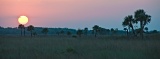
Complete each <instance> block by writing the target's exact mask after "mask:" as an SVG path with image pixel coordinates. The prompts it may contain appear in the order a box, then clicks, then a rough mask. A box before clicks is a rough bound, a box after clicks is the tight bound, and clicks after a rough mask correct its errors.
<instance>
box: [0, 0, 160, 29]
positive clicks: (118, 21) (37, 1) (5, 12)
mask: <svg viewBox="0 0 160 59" xmlns="http://www.w3.org/2000/svg"><path fill="white" fill-rule="evenodd" d="M137 9H144V10H145V11H146V13H147V14H149V15H151V16H152V21H151V23H150V24H148V25H147V27H149V29H150V30H152V29H157V30H160V25H159V24H160V23H159V22H160V0H0V26H3V27H17V26H18V25H19V23H18V21H17V20H18V17H19V16H21V15H25V16H27V17H28V18H29V23H28V24H26V25H25V26H28V25H30V24H31V25H34V26H37V27H68V28H75V29H77V28H81V29H83V28H84V27H88V28H90V29H91V28H92V27H93V26H94V25H95V24H97V25H99V26H101V27H104V28H109V29H110V28H119V29H122V28H123V26H122V21H123V20H124V17H125V16H127V15H133V14H134V12H135V11H136V10H137ZM138 25H139V24H138Z"/></svg>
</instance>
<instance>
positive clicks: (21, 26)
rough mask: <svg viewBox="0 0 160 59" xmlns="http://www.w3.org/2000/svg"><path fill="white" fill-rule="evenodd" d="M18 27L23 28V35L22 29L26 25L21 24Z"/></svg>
mask: <svg viewBox="0 0 160 59" xmlns="http://www.w3.org/2000/svg"><path fill="white" fill-rule="evenodd" d="M18 28H19V29H21V36H22V30H23V28H24V25H22V24H20V25H19V26H18Z"/></svg>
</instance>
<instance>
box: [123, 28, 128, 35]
mask: <svg viewBox="0 0 160 59" xmlns="http://www.w3.org/2000/svg"><path fill="white" fill-rule="evenodd" d="M124 31H125V32H126V35H127V36H128V29H127V28H124Z"/></svg>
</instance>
